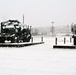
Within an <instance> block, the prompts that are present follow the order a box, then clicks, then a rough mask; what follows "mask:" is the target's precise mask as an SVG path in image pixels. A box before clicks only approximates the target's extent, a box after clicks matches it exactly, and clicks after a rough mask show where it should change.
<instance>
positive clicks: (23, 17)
mask: <svg viewBox="0 0 76 75" xmlns="http://www.w3.org/2000/svg"><path fill="white" fill-rule="evenodd" d="M23 24H24V14H23Z"/></svg>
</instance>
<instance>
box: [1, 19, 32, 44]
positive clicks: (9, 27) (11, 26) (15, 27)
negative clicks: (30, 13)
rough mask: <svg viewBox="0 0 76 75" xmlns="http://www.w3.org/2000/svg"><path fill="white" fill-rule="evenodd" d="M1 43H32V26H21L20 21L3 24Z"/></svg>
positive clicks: (9, 21)
mask: <svg viewBox="0 0 76 75" xmlns="http://www.w3.org/2000/svg"><path fill="white" fill-rule="evenodd" d="M0 30H1V32H0V43H6V41H9V42H11V43H19V42H30V39H31V26H30V27H29V26H27V25H24V24H21V22H19V21H18V20H8V21H5V22H1V28H0Z"/></svg>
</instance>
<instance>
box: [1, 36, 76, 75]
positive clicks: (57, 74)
mask: <svg viewBox="0 0 76 75" xmlns="http://www.w3.org/2000/svg"><path fill="white" fill-rule="evenodd" d="M35 39H38V38H36V37H35ZM39 39H40V38H39ZM54 40H55V38H54V37H44V42H45V43H44V44H40V45H34V46H28V47H22V48H8V47H4V48H0V75H76V49H53V45H54V43H55V42H54Z"/></svg>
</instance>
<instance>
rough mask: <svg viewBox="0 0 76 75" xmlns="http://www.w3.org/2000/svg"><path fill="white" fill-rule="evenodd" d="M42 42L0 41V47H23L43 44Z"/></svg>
mask: <svg viewBox="0 0 76 75" xmlns="http://www.w3.org/2000/svg"><path fill="white" fill-rule="evenodd" d="M43 43H44V42H35V43H30V42H29V43H26V42H25V43H0V47H24V46H31V45H37V44H43Z"/></svg>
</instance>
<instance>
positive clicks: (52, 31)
mask: <svg viewBox="0 0 76 75" xmlns="http://www.w3.org/2000/svg"><path fill="white" fill-rule="evenodd" d="M51 23H52V36H53V35H54V26H53V24H54V22H51Z"/></svg>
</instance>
